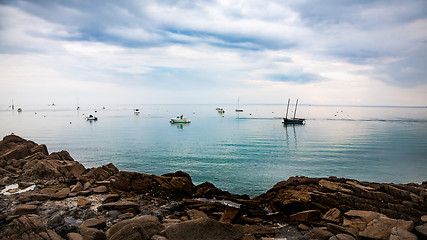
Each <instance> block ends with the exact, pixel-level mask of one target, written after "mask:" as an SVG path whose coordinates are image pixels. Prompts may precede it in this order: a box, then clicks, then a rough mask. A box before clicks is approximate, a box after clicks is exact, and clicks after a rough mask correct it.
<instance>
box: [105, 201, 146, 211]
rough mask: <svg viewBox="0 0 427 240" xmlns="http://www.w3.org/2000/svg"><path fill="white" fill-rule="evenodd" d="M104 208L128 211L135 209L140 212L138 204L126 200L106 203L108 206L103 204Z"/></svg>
mask: <svg viewBox="0 0 427 240" xmlns="http://www.w3.org/2000/svg"><path fill="white" fill-rule="evenodd" d="M102 207H103V208H104V209H106V210H127V209H129V208H132V209H135V211H137V212H140V209H139V205H138V204H136V203H133V202H129V201H125V200H121V201H117V202H111V203H106V204H103V205H102Z"/></svg>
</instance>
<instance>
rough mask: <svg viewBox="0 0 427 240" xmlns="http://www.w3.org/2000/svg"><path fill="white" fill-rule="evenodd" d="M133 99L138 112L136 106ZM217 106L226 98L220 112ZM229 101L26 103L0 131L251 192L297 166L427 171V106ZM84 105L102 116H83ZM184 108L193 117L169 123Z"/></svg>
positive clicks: (2, 116)
mask: <svg viewBox="0 0 427 240" xmlns="http://www.w3.org/2000/svg"><path fill="white" fill-rule="evenodd" d="M133 107H138V108H139V109H140V111H141V114H140V115H134V114H133V110H132V109H133ZM216 107H222V108H224V110H225V114H224V117H223V116H222V115H221V114H219V113H218V112H217V111H216V110H215V108H216ZM235 108H236V106H234V105H222V106H214V105H139V106H106V109H102V106H97V107H89V106H82V107H81V109H80V110H79V111H76V110H75V107H74V106H64V107H61V106H56V107H37V106H23V112H22V113H18V112H16V111H10V110H1V111H0V126H1V127H0V136H1V137H4V136H5V135H7V134H10V133H11V132H13V133H15V134H16V135H19V136H21V137H24V138H26V139H28V140H33V141H35V142H37V143H38V144H46V145H47V147H48V149H49V152H52V151H60V150H67V151H68V152H70V154H71V156H72V157H73V158H74V159H75V160H77V161H79V162H81V163H82V164H84V165H85V166H86V167H95V166H100V165H103V164H107V163H110V162H112V163H114V165H116V166H117V167H118V168H119V169H121V170H127V171H137V172H142V173H149V174H157V175H160V174H164V173H168V172H174V171H178V170H182V171H185V172H187V173H189V174H190V175H191V176H192V178H193V182H194V183H195V184H198V183H202V182H205V181H209V182H212V183H214V184H215V185H216V186H217V187H219V188H221V189H223V190H227V191H230V192H232V193H238V194H244V193H246V194H249V195H251V196H255V195H257V194H260V193H263V192H265V191H267V190H268V189H270V188H271V187H272V186H273V185H274V184H275V183H277V182H278V181H282V180H286V179H287V178H289V177H291V176H296V175H299V176H310V177H327V176H337V177H348V178H355V179H358V180H362V181H376V182H395V183H408V182H417V183H421V182H422V181H425V180H427V108H402V107H343V106H309V105H305V106H304V105H302V106H299V107H298V113H297V117H304V118H307V123H306V124H305V125H303V126H298V125H297V126H287V127H284V126H283V125H282V124H281V120H280V119H278V118H279V117H283V115H284V111H285V107H284V106H283V105H247V106H243V105H241V108H243V109H244V112H243V113H240V114H239V115H238V114H237V113H235V112H234V109H235ZM291 108H292V109H293V106H291ZM3 109H6V107H3ZM95 110H96V111H97V112H96V113H95V112H94V111H95ZM83 114H86V115H88V114H94V115H96V116H97V117H98V118H99V120H98V121H96V122H87V121H86V120H85V119H84V115H83ZM181 114H184V117H188V118H190V119H191V120H192V122H191V123H190V124H186V125H171V124H170V123H169V119H170V118H172V117H176V116H177V115H181ZM290 114H292V113H290Z"/></svg>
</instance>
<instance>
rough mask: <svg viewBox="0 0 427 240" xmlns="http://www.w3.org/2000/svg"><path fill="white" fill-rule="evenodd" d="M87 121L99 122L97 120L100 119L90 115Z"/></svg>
mask: <svg viewBox="0 0 427 240" xmlns="http://www.w3.org/2000/svg"><path fill="white" fill-rule="evenodd" d="M86 120H87V121H97V120H98V118H97V117H95V116H93V115H89V116H87V117H86Z"/></svg>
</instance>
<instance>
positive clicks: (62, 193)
mask: <svg viewBox="0 0 427 240" xmlns="http://www.w3.org/2000/svg"><path fill="white" fill-rule="evenodd" d="M68 194H70V189H69V188H67V187H65V188H63V189H61V190H59V191H58V192H56V193H54V194H52V195H51V197H52V198H54V199H64V198H66V197H68Z"/></svg>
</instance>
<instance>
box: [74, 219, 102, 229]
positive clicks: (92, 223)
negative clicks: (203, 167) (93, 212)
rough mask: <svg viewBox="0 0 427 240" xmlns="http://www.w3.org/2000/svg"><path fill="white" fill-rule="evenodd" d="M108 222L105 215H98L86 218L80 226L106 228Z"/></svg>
mask: <svg viewBox="0 0 427 240" xmlns="http://www.w3.org/2000/svg"><path fill="white" fill-rule="evenodd" d="M105 226H106V224H105V219H104V217H103V216H98V217H96V218H90V219H87V220H85V221H84V222H83V223H82V225H81V226H80V227H81V228H85V227H86V228H97V229H103V228H105Z"/></svg>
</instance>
